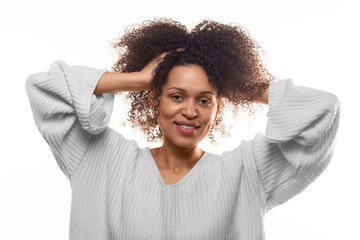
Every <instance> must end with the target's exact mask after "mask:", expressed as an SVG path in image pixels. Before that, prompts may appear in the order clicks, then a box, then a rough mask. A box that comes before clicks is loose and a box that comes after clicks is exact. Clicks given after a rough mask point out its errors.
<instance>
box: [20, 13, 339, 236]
mask: <svg viewBox="0 0 360 240" xmlns="http://www.w3.org/2000/svg"><path fill="white" fill-rule="evenodd" d="M113 46H114V47H115V48H116V49H118V50H119V60H118V61H117V63H116V64H115V65H114V67H113V72H109V71H107V69H94V68H90V67H86V66H79V65H78V66H69V65H67V64H66V63H65V62H63V61H61V60H58V61H56V62H54V63H53V64H52V65H51V66H50V70H49V71H48V72H40V73H35V74H32V75H30V76H29V77H28V79H27V81H26V90H27V94H28V97H29V100H30V104H31V108H32V111H33V114H34V120H35V123H36V125H37V127H38V129H39V131H40V133H41V134H42V136H43V137H44V139H45V140H46V142H47V143H48V144H49V146H50V148H51V150H52V152H53V154H54V157H55V158H56V160H57V163H58V164H59V166H60V168H61V170H62V171H63V173H64V174H65V175H66V176H67V178H68V179H69V180H70V182H71V188H72V208H71V220H70V239H73V240H74V239H77V240H80V239H86V240H91V239H101V240H105V239H216V240H219V239H247V240H248V239H249V240H250V239H264V226H263V217H264V214H265V213H266V212H267V211H269V210H270V209H272V208H273V207H274V206H277V205H279V204H282V203H284V202H286V201H287V200H288V199H290V198H292V197H293V196H295V195H297V194H298V193H300V192H302V191H303V190H304V189H305V188H306V187H307V186H308V185H309V184H310V183H311V182H313V181H314V180H315V179H316V178H317V177H318V176H319V175H320V174H321V173H322V172H323V170H324V169H325V167H326V166H327V165H328V163H329V161H330V159H331V157H332V154H333V151H334V145H335V142H336V141H335V139H336V138H335V137H336V133H337V129H338V124H339V114H340V105H339V100H338V98H337V97H336V95H334V94H332V93H329V92H325V91H321V90H317V89H312V88H308V87H302V86H296V85H294V84H293V80H292V79H285V80H280V81H275V79H274V77H273V76H272V75H271V74H269V73H268V71H267V70H266V68H265V67H264V64H263V63H262V61H261V54H260V51H259V50H260V47H259V46H258V45H257V43H256V42H255V40H253V39H252V38H251V37H250V36H249V34H248V33H247V32H246V31H245V30H244V29H243V28H242V27H240V26H231V25H224V24H221V23H218V22H214V21H209V20H204V21H202V22H201V23H199V24H198V25H197V26H195V28H194V29H193V30H192V31H191V32H188V31H187V30H186V27H185V26H183V25H181V24H180V23H178V22H175V21H173V20H171V19H159V20H154V21H149V22H144V23H143V24H142V25H139V26H136V27H133V28H132V29H130V30H128V31H127V32H126V33H125V34H124V35H123V36H122V37H120V38H119V39H118V41H116V42H115V43H114V45H113ZM125 91H129V97H130V98H131V99H132V104H131V107H132V108H131V110H130V112H129V117H130V118H129V121H130V122H131V123H132V124H133V125H134V126H136V127H139V128H140V129H141V130H142V131H143V132H144V133H145V134H146V136H147V139H148V140H149V141H156V140H160V141H161V142H162V145H161V147H159V148H153V149H150V148H149V147H146V148H140V147H139V146H138V145H137V143H136V142H135V141H132V140H127V139H126V138H124V137H123V136H122V135H121V134H120V133H118V132H116V131H115V130H113V129H112V128H110V127H108V126H107V125H108V123H109V120H110V116H111V113H112V109H113V103H114V95H115V94H116V93H120V92H125ZM253 103H261V104H269V112H268V113H267V116H268V122H267V128H266V134H265V135H264V134H263V133H261V132H259V133H258V134H256V136H255V137H254V138H253V139H252V140H251V141H245V140H242V141H241V142H240V141H239V145H238V147H236V148H235V149H233V150H231V151H226V152H224V153H222V154H220V155H218V154H213V153H209V152H205V151H204V150H202V149H200V147H199V146H198V143H199V142H200V141H201V140H203V139H204V138H205V137H207V136H210V138H212V139H213V140H214V136H213V135H212V133H213V131H216V130H219V131H220V132H222V133H225V131H224V130H225V129H224V126H223V125H222V121H221V120H222V113H223V112H222V109H223V107H224V106H225V104H230V106H232V107H233V108H234V109H235V110H236V109H238V108H239V107H242V108H247V109H250V110H251V106H252V104H253Z"/></svg>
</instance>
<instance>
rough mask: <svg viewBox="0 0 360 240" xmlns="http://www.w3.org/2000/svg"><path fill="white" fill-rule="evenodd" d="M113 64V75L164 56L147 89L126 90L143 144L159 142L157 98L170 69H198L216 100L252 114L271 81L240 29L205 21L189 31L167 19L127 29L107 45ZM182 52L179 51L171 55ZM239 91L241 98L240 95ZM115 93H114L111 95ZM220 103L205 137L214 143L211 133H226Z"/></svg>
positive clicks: (255, 49)
mask: <svg viewBox="0 0 360 240" xmlns="http://www.w3.org/2000/svg"><path fill="white" fill-rule="evenodd" d="M112 47H113V48H115V50H116V51H117V53H118V56H119V58H118V60H117V62H116V63H115V64H114V66H113V67H112V71H115V72H137V71H140V70H141V69H143V68H144V67H145V66H146V65H147V64H148V63H149V62H150V61H151V60H152V59H153V58H155V57H156V56H159V55H160V54H161V53H163V52H170V53H169V54H167V55H166V56H165V57H164V58H163V59H162V60H161V61H159V63H158V65H157V67H156V69H155V70H154V72H153V81H152V85H151V88H150V90H149V91H132V92H129V93H128V95H127V98H128V99H130V100H131V109H130V111H129V119H128V121H130V122H131V124H132V126H133V127H137V128H140V130H142V132H143V133H144V134H145V135H146V136H147V140H148V141H149V142H156V141H159V140H162V139H163V134H162V132H161V130H160V128H159V127H158V116H159V111H158V110H157V109H158V106H159V100H158V98H159V96H160V95H161V93H162V86H163V85H164V84H165V83H166V81H167V76H168V73H169V72H170V70H171V69H172V68H173V67H175V66H185V65H199V66H200V67H202V68H203V69H204V70H205V72H206V74H207V76H208V80H209V83H210V84H212V85H213V86H214V87H215V88H217V90H218V97H219V98H220V99H221V101H222V102H226V104H227V105H229V104H230V105H231V107H232V108H234V111H233V112H236V111H237V110H238V109H239V107H241V108H242V109H246V110H248V111H249V113H250V114H253V113H254V109H253V104H252V103H254V101H255V100H258V99H259V98H260V97H261V96H262V95H263V93H264V91H265V90H266V88H268V86H269V84H270V83H271V82H273V81H274V80H275V78H274V76H272V75H271V74H270V73H269V71H268V70H267V69H266V67H265V64H264V62H263V59H262V51H263V50H262V48H261V47H260V46H259V44H258V43H257V42H256V41H255V40H254V39H253V38H252V37H251V36H250V34H249V32H248V31H247V30H246V29H245V28H243V27H242V26H240V25H235V24H222V23H219V22H215V21H212V20H209V19H205V20H203V21H202V22H200V23H199V24H197V25H196V26H195V27H194V28H193V29H192V30H191V31H188V30H187V28H186V26H184V25H182V24H181V23H179V22H177V21H174V20H172V19H169V18H160V19H154V20H147V21H144V22H143V23H142V24H133V25H131V26H129V27H128V28H127V29H126V30H125V33H124V34H123V35H122V36H120V37H119V38H118V39H115V41H114V42H113V43H112ZM179 48H183V49H185V50H184V51H177V49H179ZM240 93H242V94H240ZM116 94H120V92H116ZM223 110H224V105H223V104H221V105H220V109H219V113H218V117H217V119H216V121H215V123H214V124H213V127H212V129H211V131H210V133H209V138H210V139H211V142H212V143H214V142H215V139H214V135H213V131H220V133H221V134H222V135H225V134H227V132H226V128H225V126H224V124H223V122H222V121H223Z"/></svg>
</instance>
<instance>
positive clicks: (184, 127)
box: [174, 123, 199, 134]
mask: <svg viewBox="0 0 360 240" xmlns="http://www.w3.org/2000/svg"><path fill="white" fill-rule="evenodd" d="M174 124H175V126H176V127H177V128H178V129H179V130H180V131H181V132H182V133H184V134H192V133H194V132H195V131H196V130H197V129H198V128H199V127H196V126H189V125H184V124H177V123H174Z"/></svg>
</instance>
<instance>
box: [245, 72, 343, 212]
mask: <svg viewBox="0 0 360 240" xmlns="http://www.w3.org/2000/svg"><path fill="white" fill-rule="evenodd" d="M267 116H268V122H267V126H266V134H265V135H264V134H263V133H261V132H260V133H258V134H257V135H256V136H255V137H254V139H253V140H251V141H244V145H243V146H242V147H243V150H244V153H245V155H244V156H251V157H250V158H251V159H252V160H251V161H249V162H250V163H249V165H253V168H255V169H257V173H255V174H258V180H259V182H260V185H261V187H262V189H263V193H264V194H263V196H265V199H263V200H264V202H265V203H266V206H267V211H269V210H270V209H271V208H273V207H274V206H276V205H279V204H282V203H284V202H286V201H287V200H288V199H290V198H292V197H294V196H295V195H297V194H298V193H300V192H302V191H303V190H304V189H305V188H306V187H307V186H308V185H309V184H310V183H312V182H313V181H314V180H315V179H316V178H317V177H318V176H319V175H320V174H321V173H322V172H323V171H324V169H325V168H326V166H327V165H328V163H329V161H330V159H331V158H332V155H333V153H334V147H335V142H336V141H335V140H336V136H337V130H338V126H339V120H340V103H339V99H338V98H337V97H336V95H334V94H333V93H329V92H325V91H321V90H318V89H313V88H309V87H302V86H295V85H294V84H293V80H292V79H286V80H281V81H277V82H273V83H271V85H270V87H269V111H268V113H267ZM251 168H252V167H250V168H249V169H251Z"/></svg>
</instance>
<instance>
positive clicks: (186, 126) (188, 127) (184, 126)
mask: <svg viewBox="0 0 360 240" xmlns="http://www.w3.org/2000/svg"><path fill="white" fill-rule="evenodd" d="M179 126H180V127H182V128H185V129H194V128H196V127H193V126H188V125H179Z"/></svg>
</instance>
